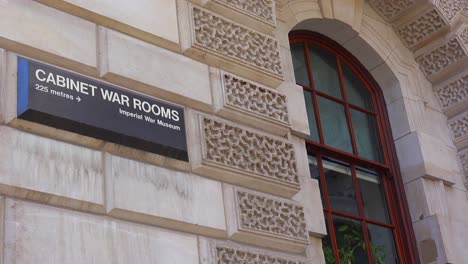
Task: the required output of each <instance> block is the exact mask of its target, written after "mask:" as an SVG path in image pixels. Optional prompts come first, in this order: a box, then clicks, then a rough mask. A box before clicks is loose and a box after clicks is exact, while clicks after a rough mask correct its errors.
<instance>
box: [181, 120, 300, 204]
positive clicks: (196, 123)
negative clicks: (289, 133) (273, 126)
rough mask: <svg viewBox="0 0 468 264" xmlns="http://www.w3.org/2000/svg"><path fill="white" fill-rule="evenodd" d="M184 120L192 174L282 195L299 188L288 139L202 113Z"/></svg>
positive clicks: (293, 155)
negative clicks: (186, 123)
mask: <svg viewBox="0 0 468 264" xmlns="http://www.w3.org/2000/svg"><path fill="white" fill-rule="evenodd" d="M187 120H190V124H189V125H188V127H190V128H191V131H190V134H189V139H188V142H189V145H190V146H191V148H190V149H189V158H190V161H191V163H192V168H193V171H194V172H195V173H198V174H201V175H205V176H208V177H211V178H215V179H218V180H221V181H224V182H228V183H233V184H237V185H241V186H245V187H250V188H253V189H257V190H260V191H264V192H269V193H273V194H277V195H280V196H284V197H291V196H293V195H294V194H295V193H297V191H298V190H299V188H300V186H299V176H298V175H297V166H296V154H295V151H294V146H293V144H291V143H290V142H289V141H286V140H285V139H282V138H278V137H274V136H272V135H268V134H265V133H262V132H260V131H257V130H254V129H250V128H247V127H244V126H239V125H238V124H235V123H231V122H228V121H225V120H222V119H220V118H216V117H209V116H207V115H203V114H197V113H190V114H187Z"/></svg>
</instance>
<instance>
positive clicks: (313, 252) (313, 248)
mask: <svg viewBox="0 0 468 264" xmlns="http://www.w3.org/2000/svg"><path fill="white" fill-rule="evenodd" d="M309 240H310V245H309V246H308V247H307V250H306V254H307V258H308V259H313V260H314V263H326V262H325V256H324V254H323V248H322V239H321V238H318V237H313V236H311V237H310V239H309Z"/></svg>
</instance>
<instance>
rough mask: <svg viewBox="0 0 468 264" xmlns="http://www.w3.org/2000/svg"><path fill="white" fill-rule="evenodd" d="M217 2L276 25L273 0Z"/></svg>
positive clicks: (225, 0)
mask: <svg viewBox="0 0 468 264" xmlns="http://www.w3.org/2000/svg"><path fill="white" fill-rule="evenodd" d="M215 2H218V3H220V4H223V5H227V6H230V7H231V8H234V9H237V10H239V12H243V13H246V14H248V15H250V16H253V17H255V18H257V19H259V20H261V21H264V22H265V23H268V24H271V25H273V26H274V25H276V21H275V20H276V17H275V1H273V0H257V1H245V0H215Z"/></svg>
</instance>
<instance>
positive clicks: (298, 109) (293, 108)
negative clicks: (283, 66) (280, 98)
mask: <svg viewBox="0 0 468 264" xmlns="http://www.w3.org/2000/svg"><path fill="white" fill-rule="evenodd" d="M278 91H280V92H282V93H283V94H284V95H286V98H287V103H288V113H289V122H290V123H291V132H292V133H293V134H295V135H298V136H300V137H308V136H309V135H310V129H309V121H308V120H309V119H308V118H307V109H306V105H305V99H304V92H303V88H302V86H299V85H296V84H295V83H292V82H283V83H282V84H281V85H280V87H278Z"/></svg>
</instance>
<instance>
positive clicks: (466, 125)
mask: <svg viewBox="0 0 468 264" xmlns="http://www.w3.org/2000/svg"><path fill="white" fill-rule="evenodd" d="M448 124H449V127H450V130H451V131H452V136H453V140H454V142H455V144H457V142H458V141H460V140H462V139H463V138H466V137H468V112H466V113H464V114H462V115H459V116H457V117H455V118H453V119H451V120H449V123H448Z"/></svg>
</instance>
